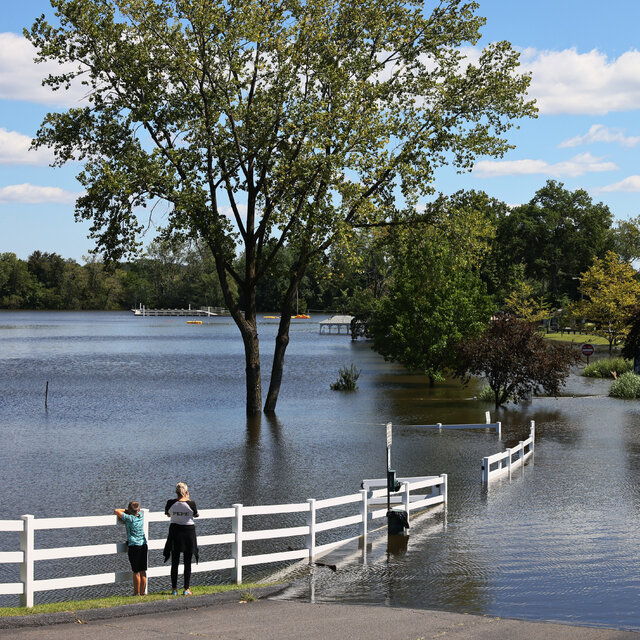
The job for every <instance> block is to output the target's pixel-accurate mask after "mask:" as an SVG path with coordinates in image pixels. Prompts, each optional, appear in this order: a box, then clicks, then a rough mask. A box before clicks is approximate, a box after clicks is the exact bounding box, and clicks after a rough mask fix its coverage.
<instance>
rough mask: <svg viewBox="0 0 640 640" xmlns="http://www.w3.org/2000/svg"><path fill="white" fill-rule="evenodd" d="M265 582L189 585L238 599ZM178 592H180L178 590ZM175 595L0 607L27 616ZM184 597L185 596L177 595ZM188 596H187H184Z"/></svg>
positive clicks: (7, 612)
mask: <svg viewBox="0 0 640 640" xmlns="http://www.w3.org/2000/svg"><path fill="white" fill-rule="evenodd" d="M266 586H267V585H266V584H223V585H215V586H205V587H191V591H192V592H193V595H194V596H202V595H206V594H210V593H223V592H225V591H237V592H238V600H253V599H254V596H253V594H252V592H251V590H252V589H254V588H256V587H266ZM178 593H181V591H179V592H178ZM175 597H176V596H172V595H171V591H158V592H156V593H150V594H149V595H146V596H110V597H109V598H96V599H95V600H71V601H68V602H50V603H48V604H37V605H35V606H34V607H0V617H2V616H28V615H32V614H35V613H57V612H59V611H80V610H82V609H106V608H108V607H117V606H119V605H123V604H125V605H127V604H137V603H139V602H152V601H154V600H172V599H174V598H175ZM177 597H178V598H184V597H185V596H182V595H180V596H177ZM186 597H188V596H186Z"/></svg>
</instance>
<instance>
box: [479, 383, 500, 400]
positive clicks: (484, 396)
mask: <svg viewBox="0 0 640 640" xmlns="http://www.w3.org/2000/svg"><path fill="white" fill-rule="evenodd" d="M477 398H478V400H481V401H482V402H495V399H496V397H495V394H494V393H493V389H492V388H491V387H490V386H489V385H485V386H484V387H482V389H480V391H478V395H477Z"/></svg>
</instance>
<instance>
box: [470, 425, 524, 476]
mask: <svg viewBox="0 0 640 640" xmlns="http://www.w3.org/2000/svg"><path fill="white" fill-rule="evenodd" d="M535 436H536V424H535V422H534V421H533V420H532V421H531V430H530V432H529V437H528V438H527V439H526V440H521V441H520V442H519V443H518V446H516V447H511V448H510V449H505V451H502V452H500V453H494V454H493V455H492V456H487V457H486V458H483V459H482V482H484V483H488V482H490V481H491V480H495V479H496V478H499V477H501V476H503V475H507V474H508V475H509V476H511V472H512V471H513V470H514V469H517V468H518V467H520V466H522V465H524V463H525V462H526V461H527V460H528V459H529V458H530V457H531V456H532V455H533V450H534V446H535V444H534V441H535Z"/></svg>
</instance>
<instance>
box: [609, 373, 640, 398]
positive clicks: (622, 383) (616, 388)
mask: <svg viewBox="0 0 640 640" xmlns="http://www.w3.org/2000/svg"><path fill="white" fill-rule="evenodd" d="M609 395H610V396H611V397H612V398H623V399H626V400H633V399H635V398H640V376H639V375H637V374H635V373H632V372H631V371H628V372H627V373H623V374H622V375H621V376H620V377H619V378H618V379H617V380H615V381H614V383H613V384H612V385H611V388H610V389H609Z"/></svg>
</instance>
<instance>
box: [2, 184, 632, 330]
mask: <svg viewBox="0 0 640 640" xmlns="http://www.w3.org/2000/svg"><path fill="white" fill-rule="evenodd" d="M428 208H429V209H431V210H430V211H428V212H427V214H426V216H428V218H429V220H432V219H433V218H434V217H435V216H436V215H439V216H440V217H441V218H442V224H441V225H435V226H434V225H432V224H420V222H419V221H417V222H414V224H412V225H405V226H398V227H383V228H373V229H362V230H357V231H354V232H353V233H352V234H351V235H350V237H349V238H348V240H347V241H346V242H345V243H342V244H341V245H339V246H335V247H333V248H332V249H331V250H330V251H328V252H327V253H326V254H324V255H323V256H322V257H321V259H318V260H316V261H315V262H314V263H313V264H311V265H310V268H309V269H308V271H307V274H306V275H305V277H304V278H303V280H302V282H301V284H300V287H299V292H298V308H299V310H300V311H305V310H307V309H314V310H315V309H317V310H331V311H340V312H348V313H354V314H356V315H359V317H361V318H365V319H367V321H368V320H370V319H371V320H372V326H373V328H374V329H373V330H374V333H375V327H376V324H382V325H385V326H388V325H390V324H394V320H395V319H397V317H398V316H399V315H402V313H401V310H402V309H406V310H409V309H412V310H411V313H414V314H415V312H416V309H415V308H413V307H415V305H416V303H418V302H419V300H422V302H423V303H424V304H426V306H425V307H424V308H423V309H421V310H418V312H419V313H420V317H421V318H422V322H423V323H429V322H433V323H437V324H439V325H441V326H442V325H443V323H444V322H445V316H446V315H447V311H446V309H445V307H447V306H448V307H449V311H450V313H451V315H452V316H456V317H457V319H458V320H461V321H462V323H463V324H466V325H469V323H471V324H473V322H474V321H473V319H472V318H470V317H469V316H465V312H464V310H465V309H467V308H468V309H469V312H471V311H472V310H473V313H475V314H477V315H478V317H479V318H486V316H487V314H489V315H490V314H491V313H493V312H494V311H495V310H497V309H501V308H504V307H505V304H506V305H507V306H508V305H509V304H510V305H512V306H513V305H514V304H516V303H515V301H514V297H518V294H519V295H520V297H521V298H528V299H529V300H536V301H538V307H540V308H542V309H561V308H566V307H567V306H568V305H570V304H571V303H572V302H576V301H578V300H579V299H580V297H581V294H580V278H581V276H582V274H583V273H585V272H586V271H587V269H588V268H589V267H590V266H591V265H592V264H593V262H594V260H595V259H597V258H604V257H605V255H606V254H607V252H614V253H615V254H616V255H617V256H618V259H619V261H620V262H622V263H627V264H628V263H631V262H632V261H634V260H636V259H639V258H640V217H638V218H635V219H631V220H625V221H618V222H617V224H616V225H615V226H614V225H613V216H612V215H611V212H610V210H609V208H608V207H607V206H606V205H604V204H602V203H594V202H593V201H592V199H591V197H590V196H589V195H588V194H587V193H586V192H585V191H583V190H576V191H573V192H572V191H569V190H567V189H565V188H564V185H562V184H561V183H558V182H556V181H552V180H550V181H548V182H547V183H546V184H545V185H544V186H543V187H542V188H541V189H540V190H538V191H537V192H536V194H535V196H534V197H533V198H532V199H531V200H530V201H529V202H528V203H526V204H524V205H521V206H518V207H515V208H511V209H510V208H509V207H508V206H507V205H506V204H505V203H504V202H501V201H499V200H497V199H495V198H491V197H489V196H488V195H487V194H486V193H484V192H476V191H468V192H464V191H461V192H458V193H456V194H454V195H453V196H451V197H449V198H443V197H441V198H439V199H438V200H436V201H434V202H433V203H431V204H430V205H429V206H428ZM294 259H295V258H294V255H293V252H291V251H288V250H287V247H286V246H285V247H284V250H283V251H282V252H281V253H280V254H279V255H278V260H277V261H275V262H274V263H273V264H272V265H271V267H270V270H269V274H268V277H266V278H265V279H264V280H263V282H262V283H261V286H260V287H259V288H258V291H257V300H256V306H257V308H258V310H259V311H262V312H268V311H273V310H275V309H278V308H279V306H280V304H281V302H282V297H283V296H284V295H285V293H286V290H287V284H288V278H287V276H288V274H289V273H290V271H291V269H292V267H294V266H295V265H294V264H293V261H294ZM243 265H244V256H243V255H241V256H239V257H238V258H236V266H237V268H238V269H241V268H242V267H243ZM439 288H440V291H438V289H439ZM582 297H584V294H583V295H582ZM140 304H143V305H145V306H146V307H148V308H187V307H188V306H189V305H191V306H192V307H199V306H224V299H223V296H222V292H221V290H220V286H219V283H218V279H217V274H216V269H215V263H214V260H213V257H212V256H211V252H210V251H208V250H207V249H206V248H205V247H202V246H198V245H197V244H195V243H192V242H187V241H183V242H176V241H174V242H167V241H163V240H161V239H156V240H154V241H152V242H151V243H150V244H149V246H148V247H147V249H146V251H145V252H144V254H143V255H142V256H141V257H140V258H138V259H135V260H132V261H128V262H119V263H111V264H105V263H103V262H102V260H101V259H100V258H98V257H96V256H91V257H88V258H85V263H84V264H79V263H78V262H76V261H75V260H72V259H66V258H64V257H63V256H61V255H59V254H57V253H48V252H41V251H34V252H33V253H32V254H31V255H30V256H29V257H28V258H27V260H22V259H19V258H17V257H16V255H15V254H14V253H10V252H7V253H2V254H0V308H2V309H34V310H39V309H48V310H118V309H129V308H133V307H137V306H139V305H140ZM398 312H399V313H398ZM463 317H464V319H463ZM481 322H484V320H481ZM378 333H381V331H378ZM443 333H446V331H444V330H443ZM454 333H455V332H454Z"/></svg>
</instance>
